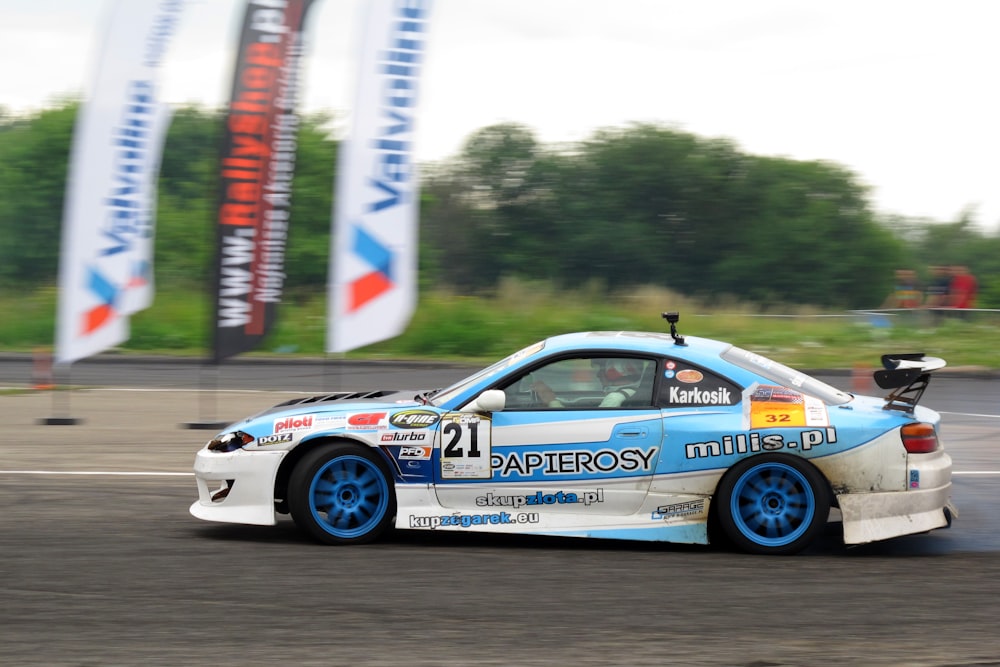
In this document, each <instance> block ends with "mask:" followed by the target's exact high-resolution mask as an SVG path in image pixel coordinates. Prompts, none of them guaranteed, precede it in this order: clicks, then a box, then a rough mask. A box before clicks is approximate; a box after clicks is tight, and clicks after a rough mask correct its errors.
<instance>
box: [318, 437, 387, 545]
mask: <svg viewBox="0 0 1000 667" xmlns="http://www.w3.org/2000/svg"><path fill="white" fill-rule="evenodd" d="M388 508H389V483H388V482H387V481H386V479H385V475H383V474H382V471H381V470H380V469H379V467H378V466H377V465H376V464H375V463H373V462H372V461H369V460H368V459H366V458H363V457H361V456H339V457H337V458H335V459H333V460H331V461H328V462H327V463H326V464H325V465H324V466H323V467H322V468H320V469H319V470H318V471H317V472H316V474H315V475H314V476H313V480H312V484H310V485H309V510H310V511H311V512H312V515H313V518H314V519H315V520H316V523H317V524H318V525H320V526H321V527H322V528H323V529H324V530H325V531H327V532H328V533H330V534H331V535H334V536H336V537H340V538H344V539H349V538H353V537H361V536H363V535H366V534H367V533H369V532H370V531H371V530H373V529H374V528H375V527H376V526H378V524H379V522H380V521H382V519H383V518H384V517H385V513H386V511H387V510H388Z"/></svg>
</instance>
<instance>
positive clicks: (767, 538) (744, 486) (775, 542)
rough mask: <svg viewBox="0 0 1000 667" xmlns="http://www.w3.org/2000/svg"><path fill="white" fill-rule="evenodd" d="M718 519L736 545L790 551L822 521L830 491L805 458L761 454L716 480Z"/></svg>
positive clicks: (814, 532)
mask: <svg viewBox="0 0 1000 667" xmlns="http://www.w3.org/2000/svg"><path fill="white" fill-rule="evenodd" d="M717 497H718V504H717V510H718V520H719V524H720V527H721V528H722V530H723V532H724V533H725V535H726V537H728V538H729V540H730V541H732V543H733V544H734V545H735V546H736V547H737V548H739V549H741V550H743V551H747V552H750V553H757V554H793V553H797V552H799V551H801V550H802V549H805V548H806V547H807V546H808V545H809V544H810V543H811V542H812V541H813V539H814V538H815V537H816V535H817V534H818V533H819V531H820V530H822V529H823V526H824V525H825V524H826V520H827V518H828V515H829V512H830V491H829V487H828V486H827V484H826V480H825V479H823V476H822V475H820V474H819V472H818V471H817V470H816V469H815V468H814V467H813V466H812V465H810V464H809V463H808V462H807V461H804V460H803V459H800V458H798V457H795V456H789V455H784V454H765V455H761V456H755V457H753V458H749V459H744V460H743V461H740V462H739V463H737V464H736V465H735V466H733V467H732V468H731V469H730V470H729V472H728V473H726V476H725V477H723V479H722V483H721V484H720V485H719V492H718V496H717Z"/></svg>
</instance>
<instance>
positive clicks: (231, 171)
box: [213, 0, 313, 363]
mask: <svg viewBox="0 0 1000 667" xmlns="http://www.w3.org/2000/svg"><path fill="white" fill-rule="evenodd" d="M312 1H313V0H249V2H247V6H246V14H245V15H244V18H243V30H242V33H241V38H240V45H239V52H238V53H237V56H236V67H235V71H234V74H233V92H232V96H231V98H230V101H229V109H228V113H227V116H226V122H225V128H224V132H223V142H222V150H221V156H220V161H219V176H220V192H219V207H218V215H217V230H218V241H217V247H216V263H215V269H216V271H215V280H214V286H213V289H214V292H215V311H214V322H213V329H214V332H215V336H214V344H213V348H214V350H215V361H216V363H218V362H220V361H222V360H223V359H226V358H227V357H231V356H233V355H236V354H239V353H241V352H246V351H247V350H251V349H253V348H255V347H256V346H257V345H259V344H260V342H261V340H262V339H263V338H264V337H265V336H266V335H267V333H268V331H270V329H271V327H272V326H273V324H274V321H275V318H276V315H277V306H278V304H279V303H280V302H281V294H282V289H283V287H284V282H285V243H286V240H287V238H288V229H289V222H290V220H289V211H290V209H291V196H292V175H293V173H294V171H295V146H296V137H297V131H298V123H299V119H298V116H297V115H296V113H295V109H296V100H297V98H298V83H299V81H298V77H299V65H300V62H301V59H302V56H303V48H304V47H303V43H302V36H303V35H302V33H303V30H302V27H303V25H304V23H305V15H306V12H307V11H308V10H309V6H310V4H311V3H312Z"/></svg>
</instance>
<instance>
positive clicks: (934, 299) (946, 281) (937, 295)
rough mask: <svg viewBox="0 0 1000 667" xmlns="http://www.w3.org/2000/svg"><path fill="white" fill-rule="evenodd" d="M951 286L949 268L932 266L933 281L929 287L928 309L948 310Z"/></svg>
mask: <svg viewBox="0 0 1000 667" xmlns="http://www.w3.org/2000/svg"><path fill="white" fill-rule="evenodd" d="M950 284H951V269H950V268H949V267H947V266H932V267H931V281H930V283H929V284H928V285H927V300H926V301H924V306H925V307H927V308H946V307H947V306H948V287H949V285H950Z"/></svg>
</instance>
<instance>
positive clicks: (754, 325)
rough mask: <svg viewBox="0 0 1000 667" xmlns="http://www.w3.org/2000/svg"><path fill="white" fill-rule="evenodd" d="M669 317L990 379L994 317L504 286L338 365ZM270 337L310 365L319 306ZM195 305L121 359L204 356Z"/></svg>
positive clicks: (719, 330)
mask: <svg viewBox="0 0 1000 667" xmlns="http://www.w3.org/2000/svg"><path fill="white" fill-rule="evenodd" d="M0 309H2V312H3V313H6V316H5V317H3V318H0V350H3V351H14V352H30V351H32V350H34V349H37V348H39V347H51V345H52V341H53V339H54V331H55V312H56V292H55V290H54V289H52V288H47V289H40V290H36V291H34V292H30V293H27V294H7V295H3V296H0ZM664 311H678V312H679V313H680V323H679V325H678V326H679V330H680V332H681V333H683V334H685V335H689V336H701V337H705V338H717V339H720V340H725V341H729V342H732V343H734V344H736V345H739V346H741V347H746V348H748V349H752V350H754V351H756V352H759V353H761V354H765V355H767V356H770V357H772V358H774V359H776V360H778V361H781V362H783V363H786V364H789V365H792V366H795V367H799V368H851V367H856V366H861V365H875V364H877V363H878V361H879V356H880V355H881V354H884V353H887V352H924V353H926V354H930V355H934V356H940V357H944V358H945V359H947V360H948V362H949V365H951V366H979V367H986V368H1000V349H998V345H997V344H996V340H997V334H996V332H997V325H998V324H1000V316H998V315H997V314H996V313H993V312H986V311H982V312H971V313H967V314H966V317H964V318H963V317H957V316H952V317H938V318H935V317H933V316H932V314H931V313H929V312H920V311H916V312H903V313H891V314H879V315H871V314H862V313H845V312H843V311H836V312H832V311H822V310H819V309H815V308H805V307H791V306H789V307H772V308H771V309H768V310H762V309H760V308H758V307H755V306H754V305H752V304H746V303H735V302H733V303H725V302H722V303H715V304H712V305H705V304H702V303H698V302H695V301H692V300H690V299H688V298H686V297H684V296H682V295H679V294H676V293H672V292H670V291H668V290H664V289H662V288H657V287H640V288H636V289H633V290H627V291H621V292H608V291H606V290H605V289H604V288H603V287H602V286H601V285H600V284H597V283H594V284H587V285H582V286H580V287H579V288H578V289H576V290H571V291H561V290H556V289H554V288H553V287H552V286H551V285H549V284H546V283H533V282H524V281H517V280H505V281H503V282H502V283H501V284H500V285H499V286H498V287H497V289H496V290H495V292H494V293H492V294H488V295H483V296H476V297H470V296H460V295H456V294H454V293H451V292H449V291H447V290H436V291H430V292H427V293H424V294H422V295H421V296H420V299H419V303H418V307H417V310H416V313H415V314H414V316H413V318H412V320H411V321H410V323H409V326H408V327H407V329H406V331H405V332H404V333H403V334H402V335H400V336H398V337H396V338H393V339H391V340H388V341H384V342H381V343H377V344H375V345H371V346H368V347H366V348H362V349H360V350H355V351H352V352H350V353H348V355H347V356H348V357H350V358H382V359H429V360H463V361H470V362H485V361H490V360H493V359H496V358H498V357H501V356H504V355H506V354H509V353H510V352H513V351H515V350H517V349H519V348H521V347H524V346H525V345H528V344H529V343H532V342H534V341H536V340H539V339H541V338H545V337H546V336H551V335H555V334H560V333H566V332H570V331H600V330H604V331H608V330H613V331H617V330H636V331H661V332H665V331H667V330H668V325H667V323H666V322H664V321H663V319H662V318H661V316H660V314H661V313H662V312H664ZM278 312H279V318H278V322H277V324H276V326H275V329H274V331H273V332H272V333H271V335H270V336H269V337H268V339H267V340H266V341H265V343H264V344H263V345H261V346H260V347H259V348H258V349H257V350H256V351H254V352H252V353H250V354H252V355H274V354H283V355H308V356H322V355H323V354H324V344H325V336H326V317H327V313H326V298H325V295H323V294H295V295H289V296H288V297H286V300H285V302H284V303H282V304H281V305H280V307H279V310H278ZM209 326H210V309H209V305H208V301H207V296H206V295H205V294H203V293H202V294H199V293H197V292H191V291H184V290H179V289H177V290H170V289H169V288H165V289H161V290H160V291H159V293H158V294H157V296H156V299H155V302H154V304H153V306H152V307H150V308H149V309H147V310H144V311H142V312H140V313H137V314H136V315H134V316H133V317H132V321H131V336H130V338H129V340H128V341H127V342H126V343H124V344H123V346H122V348H121V349H120V350H118V352H121V353H155V354H182V355H195V356H204V355H205V354H206V353H207V350H208V347H209V345H210V342H209V341H210V331H209Z"/></svg>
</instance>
